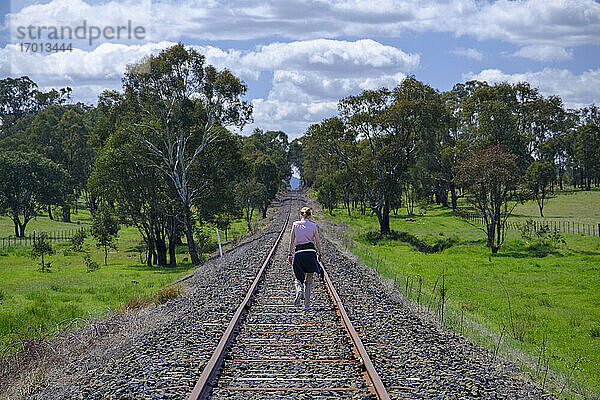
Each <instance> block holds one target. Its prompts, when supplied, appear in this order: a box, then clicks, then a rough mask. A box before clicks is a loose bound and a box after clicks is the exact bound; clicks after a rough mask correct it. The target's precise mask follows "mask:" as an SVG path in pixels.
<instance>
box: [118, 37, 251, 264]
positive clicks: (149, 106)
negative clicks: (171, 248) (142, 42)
mask: <svg viewBox="0 0 600 400" xmlns="http://www.w3.org/2000/svg"><path fill="white" fill-rule="evenodd" d="M123 84H124V88H125V98H126V99H127V101H128V102H130V103H131V106H132V107H133V108H134V109H135V110H136V111H137V115H139V118H136V119H135V120H134V121H132V122H131V124H130V126H129V128H130V130H131V131H132V132H133V133H134V134H135V135H137V136H139V137H140V138H141V139H142V143H143V144H144V146H145V147H146V148H147V150H148V156H149V157H148V159H149V161H150V162H151V163H152V165H153V167H154V168H156V170H157V171H160V172H161V173H162V174H164V175H165V176H166V177H168V179H170V180H171V183H172V185H173V186H174V188H175V191H176V193H177V196H178V198H179V202H180V205H181V208H182V210H183V214H182V218H183V225H184V228H185V235H186V239H187V244H188V249H189V253H190V260H191V262H192V263H194V264H199V263H200V258H199V256H198V252H197V249H196V244H195V241H194V220H195V218H194V215H193V212H192V206H193V204H194V202H195V201H196V200H197V199H198V198H199V197H200V196H201V195H202V193H203V191H204V190H205V189H206V187H207V183H206V182H194V181H193V179H192V178H191V176H190V170H191V169H192V168H193V165H194V164H195V163H196V162H201V159H202V158H203V157H204V151H205V149H206V147H207V146H208V145H209V144H210V143H211V141H212V140H213V139H214V137H215V132H216V131H217V130H218V129H220V128H221V127H224V126H225V127H226V126H234V127H237V128H240V129H241V128H242V127H243V126H244V125H245V124H246V123H247V122H249V121H250V119H251V111H252V108H251V105H250V104H249V103H247V102H245V101H243V100H242V99H241V97H242V96H243V95H244V94H245V93H246V90H247V87H246V85H245V84H244V83H243V82H241V81H240V80H239V79H238V78H236V77H235V76H234V75H233V74H232V73H231V72H229V71H228V70H223V71H218V70H217V69H216V68H215V67H213V66H212V65H207V64H206V62H205V57H204V56H202V55H201V54H199V53H198V52H197V51H195V50H193V49H186V48H185V47H184V46H183V45H182V44H178V45H175V46H173V47H170V48H168V49H166V50H164V51H162V52H161V53H159V54H158V55H152V56H149V57H148V58H146V59H144V60H142V61H141V62H138V63H137V64H134V65H132V66H129V67H128V68H127V71H126V72H125V77H124V78H123Z"/></svg>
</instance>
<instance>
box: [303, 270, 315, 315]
mask: <svg viewBox="0 0 600 400" xmlns="http://www.w3.org/2000/svg"><path fill="white" fill-rule="evenodd" d="M305 275H306V279H305V280H304V308H306V309H308V308H309V307H310V293H311V292H312V288H313V273H312V272H308V273H306V274H305Z"/></svg>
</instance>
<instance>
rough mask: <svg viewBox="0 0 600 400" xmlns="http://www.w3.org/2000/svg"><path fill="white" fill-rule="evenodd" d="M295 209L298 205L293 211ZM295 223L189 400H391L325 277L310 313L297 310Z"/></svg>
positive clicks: (272, 252)
mask: <svg viewBox="0 0 600 400" xmlns="http://www.w3.org/2000/svg"><path fill="white" fill-rule="evenodd" d="M295 208H296V209H297V208H298V207H297V204H294V201H292V202H291V205H290V211H291V210H293V209H295ZM289 219H290V214H288V217H287V219H286V222H285V223H284V224H283V227H282V229H281V232H280V234H279V236H278V238H277V240H276V241H275V244H274V245H273V247H272V248H271V250H270V252H269V255H268V256H267V258H266V260H265V261H264V263H263V265H262V267H261V269H260V270H259V272H258V274H257V275H256V278H255V279H254V282H253V283H252V285H251V287H250V289H249V290H248V293H247V295H246V297H245V298H244V300H243V301H242V303H241V304H240V305H239V307H238V309H237V311H236V313H235V314H234V316H233V318H232V319H231V321H230V322H229V325H228V326H227V328H226V330H225V332H224V333H223V336H222V338H221V340H220V342H219V344H218V345H217V347H216V349H215V351H214V353H213V354H212V356H211V358H210V360H209V361H208V363H207V364H206V366H205V368H204V370H203V372H202V375H201V377H200V379H199V380H198V382H197V383H196V385H195V387H194V389H193V391H192V393H191V394H190V395H189V397H188V399H189V400H198V399H206V398H215V399H233V398H238V399H239V398H245V399H252V398H265V397H268V398H272V399H277V398H281V399H283V398H290V397H300V398H311V399H316V398H331V397H343V398H353V399H389V395H388V394H387V391H386V389H385V387H384V385H383V383H382V382H381V379H380V378H379V375H378V374H377V372H376V371H375V368H374V366H373V364H372V362H371V360H370V359H369V356H368V354H367V352H366V350H365V348H364V346H363V345H362V342H361V340H360V338H359V337H358V334H357V333H356V331H355V330H354V327H353V326H352V323H351V322H350V319H349V318H348V316H347V314H346V311H345V309H344V306H343V305H342V303H341V300H340V298H339V296H338V294H337V292H336V290H335V288H334V286H333V284H332V282H331V279H330V278H329V275H328V274H327V272H325V274H324V278H323V280H317V282H316V285H315V288H314V289H313V292H312V296H311V299H312V306H311V308H310V309H309V310H304V308H303V307H296V306H294V305H293V304H292V299H293V285H292V273H291V268H290V266H289V264H288V263H287V260H286V257H285V254H286V251H285V248H286V245H287V243H288V241H289V229H288V226H289V224H288V222H289ZM282 242H283V243H282ZM304 396H309V397H304Z"/></svg>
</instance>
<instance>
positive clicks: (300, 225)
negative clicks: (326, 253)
mask: <svg viewBox="0 0 600 400" xmlns="http://www.w3.org/2000/svg"><path fill="white" fill-rule="evenodd" d="M316 232H317V224H315V223H314V222H312V221H310V220H308V219H306V218H302V219H301V220H300V221H296V222H294V236H295V240H296V243H294V244H295V245H299V244H305V243H314V242H315V233H316Z"/></svg>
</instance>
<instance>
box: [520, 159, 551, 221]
mask: <svg viewBox="0 0 600 400" xmlns="http://www.w3.org/2000/svg"><path fill="white" fill-rule="evenodd" d="M555 179H556V170H555V167H554V165H552V163H550V162H548V161H534V162H533V163H532V164H531V165H530V166H529V168H527V172H526V173H525V186H526V187H527V189H529V191H531V193H532V195H533V198H534V199H535V200H536V201H537V203H538V207H539V208H540V217H542V218H543V217H544V212H543V211H544V201H545V200H546V198H547V197H548V188H549V186H550V185H551V184H552V183H553V182H554V180H555Z"/></svg>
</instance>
